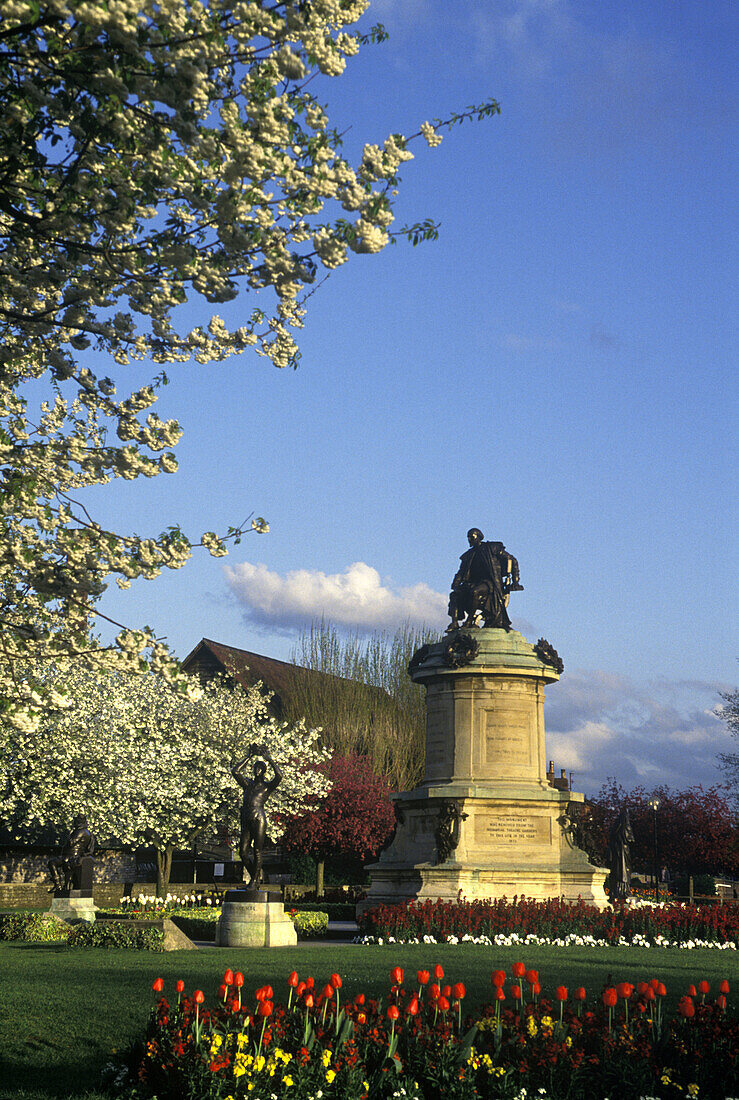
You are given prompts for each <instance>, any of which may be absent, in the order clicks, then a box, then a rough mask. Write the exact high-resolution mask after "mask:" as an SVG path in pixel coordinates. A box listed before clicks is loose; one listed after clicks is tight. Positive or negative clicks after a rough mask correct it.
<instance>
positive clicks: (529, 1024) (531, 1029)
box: [526, 1016, 544, 1036]
mask: <svg viewBox="0 0 739 1100" xmlns="http://www.w3.org/2000/svg"><path fill="white" fill-rule="evenodd" d="M543 1022H544V1021H543V1020H542V1023H543ZM526 1029H527V1031H528V1033H529V1035H531V1036H534V1035H538V1034H539V1029H538V1027H537V1026H536V1020H535V1019H534V1017H533V1016H529V1017H528V1019H527V1021H526Z"/></svg>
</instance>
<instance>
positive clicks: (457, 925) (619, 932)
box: [359, 897, 739, 948]
mask: <svg viewBox="0 0 739 1100" xmlns="http://www.w3.org/2000/svg"><path fill="white" fill-rule="evenodd" d="M359 924H360V931H361V933H362V934H363V935H364V937H365V942H375V941H380V940H388V941H390V942H396V943H421V942H423V943H459V942H460V941H462V940H474V941H475V942H479V943H490V944H498V945H503V944H504V943H506V944H509V943H542V942H544V943H555V944H561V945H563V946H564V945H567V944H571V943H575V944H578V945H579V944H597V945H598V946H606V945H609V944H615V945H619V946H620V945H624V944H626V945H628V944H635V945H641V946H645V945H650V944H654V945H657V946H663V947H668V946H679V947H696V946H701V947H706V946H710V947H726V948H736V947H737V944H738V943H739V908H737V907H736V906H729V905H723V906H712V905H708V906H702V905H679V904H667V905H648V904H641V905H636V906H625V905H616V906H614V907H612V908H608V909H605V910H599V909H596V908H595V907H594V906H592V905H586V904H585V902H583V901H578V902H574V903H571V902H566V901H563V900H560V899H557V898H551V899H549V900H548V901H532V900H529V899H527V898H516V897H514V898H513V900H512V901H507V900H506V899H505V898H500V899H497V900H488V899H484V900H476V901H465V900H464V899H461V900H460V901H455V902H445V901H430V900H429V901H421V902H416V901H410V902H406V903H404V904H401V905H380V906H378V907H377V908H376V909H369V910H367V912H365V913H364V914H363V915H362V917H361V919H360V922H359Z"/></svg>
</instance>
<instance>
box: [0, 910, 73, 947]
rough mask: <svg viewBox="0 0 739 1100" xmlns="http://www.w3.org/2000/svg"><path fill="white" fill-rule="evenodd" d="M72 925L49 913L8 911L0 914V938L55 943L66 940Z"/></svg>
mask: <svg viewBox="0 0 739 1100" xmlns="http://www.w3.org/2000/svg"><path fill="white" fill-rule="evenodd" d="M71 930H72V929H71V927H70V925H68V924H65V923H64V922H63V921H60V920H58V919H57V918H56V917H51V916H49V915H48V913H24V912H22V911H21V912H19V913H7V914H5V915H3V916H0V940H23V941H24V942H25V943H53V942H54V941H59V940H65V939H66V938H67V936H69V934H70V932H71Z"/></svg>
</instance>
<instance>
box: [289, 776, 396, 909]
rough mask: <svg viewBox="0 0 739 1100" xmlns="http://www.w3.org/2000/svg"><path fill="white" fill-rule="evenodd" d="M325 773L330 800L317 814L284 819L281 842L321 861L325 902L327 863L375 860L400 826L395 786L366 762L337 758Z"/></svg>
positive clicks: (320, 888) (319, 883) (319, 887)
mask: <svg viewBox="0 0 739 1100" xmlns="http://www.w3.org/2000/svg"><path fill="white" fill-rule="evenodd" d="M325 768H326V771H327V773H328V776H329V778H330V780H331V783H332V784H333V785H332V787H331V790H330V792H329V794H328V795H327V796H326V798H325V799H323V801H322V802H320V803H318V805H316V807H315V808H314V809H311V810H306V811H305V812H304V813H301V814H297V815H295V816H294V817H288V818H286V819H284V820H285V831H284V833H283V835H282V837H281V838H280V847H281V848H284V849H285V850H286V851H288V852H295V853H299V854H301V855H310V856H313V858H314V859H315V860H316V861H317V863H318V881H317V883H316V886H317V893H318V894H319V896H320V895H321V894H322V892H323V865H324V862H325V860H326V859H327V858H330V857H332V856H347V855H348V856H355V857H356V858H358V859H360V860H367V859H371V858H374V857H375V856H376V855H377V853H378V852H379V850H380V848H382V846H383V844H384V843H385V841H386V840H387V838H388V837H389V835H390V833H391V832H392V830H393V827H394V826H395V811H394V810H393V804H392V802H391V801H390V785H389V783H388V781H387V780H386V779H385V778H384V777H381V776H377V775H376V774H375V773H374V771H373V770H372V766H371V764H370V762H369V761H368V760H367V758H366V757H364V756H357V755H352V756H334V757H333V759H332V760H331V761H330V762H329V763H328V764H326V765H325Z"/></svg>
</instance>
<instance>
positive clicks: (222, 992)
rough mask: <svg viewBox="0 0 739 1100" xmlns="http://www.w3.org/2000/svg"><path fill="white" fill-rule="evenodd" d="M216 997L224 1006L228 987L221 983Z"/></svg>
mask: <svg viewBox="0 0 739 1100" xmlns="http://www.w3.org/2000/svg"><path fill="white" fill-rule="evenodd" d="M218 996H219V997H220V998H221V1000H222V1001H223V1002H224V1004H225V1002H226V997H227V996H228V986H227V985H224V984H223V983H221V984H220V985H219V986H218Z"/></svg>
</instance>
